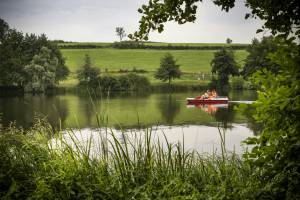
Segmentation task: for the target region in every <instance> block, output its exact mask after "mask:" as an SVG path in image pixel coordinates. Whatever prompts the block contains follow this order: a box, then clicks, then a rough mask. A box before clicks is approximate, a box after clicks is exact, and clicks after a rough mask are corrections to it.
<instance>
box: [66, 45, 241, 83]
mask: <svg viewBox="0 0 300 200" xmlns="http://www.w3.org/2000/svg"><path fill="white" fill-rule="evenodd" d="M151 44H152V43H151ZM61 51H62V53H63V56H64V57H65V58H66V65H67V66H68V67H69V69H70V71H71V74H70V77H69V78H68V79H67V80H66V81H64V82H62V86H64V87H70V86H74V85H76V84H77V80H76V76H75V72H76V71H77V70H78V69H79V68H80V67H81V66H82V65H83V60H84V56H85V54H89V55H90V57H91V59H92V63H93V65H94V66H96V67H99V68H100V69H101V71H102V72H105V71H106V70H107V71H109V72H118V71H119V70H120V69H123V70H124V69H128V70H132V69H133V68H134V67H135V68H137V69H143V70H146V71H147V72H148V73H145V74H143V75H145V76H146V77H148V78H149V80H150V81H151V83H158V82H160V81H158V80H156V79H154V78H153V73H154V71H155V70H156V69H157V68H158V67H159V64H160V59H161V58H162V57H163V56H164V55H165V54H166V53H167V52H170V53H172V55H173V56H174V57H175V58H176V59H177V60H178V64H180V65H181V67H180V69H181V70H182V71H183V72H184V73H186V74H184V75H183V77H182V79H181V80H175V83H181V84H187V83H188V84H194V85H195V84H199V81H198V80H197V79H198V77H199V75H198V74H199V73H206V74H209V73H210V70H211V66H210V62H211V60H212V59H213V56H214V52H215V51H214V50H145V49H112V48H103V49H62V50H61ZM235 56H236V60H237V62H238V63H240V64H242V63H243V60H244V59H245V57H246V56H247V52H246V51H244V50H237V51H235ZM115 75H117V74H115Z"/></svg>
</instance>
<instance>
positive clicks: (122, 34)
mask: <svg viewBox="0 0 300 200" xmlns="http://www.w3.org/2000/svg"><path fill="white" fill-rule="evenodd" d="M116 33H117V36H119V38H120V42H122V40H123V38H124V37H126V33H125V29H124V28H123V27H116Z"/></svg>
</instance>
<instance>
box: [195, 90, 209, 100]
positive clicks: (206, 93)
mask: <svg viewBox="0 0 300 200" xmlns="http://www.w3.org/2000/svg"><path fill="white" fill-rule="evenodd" d="M209 96H210V91H209V90H207V91H206V92H205V93H204V94H203V95H201V96H197V97H196V99H208V98H209Z"/></svg>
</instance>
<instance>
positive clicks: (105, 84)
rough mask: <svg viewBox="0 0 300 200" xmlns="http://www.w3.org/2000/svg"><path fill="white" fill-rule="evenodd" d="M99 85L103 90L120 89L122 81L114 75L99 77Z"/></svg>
mask: <svg viewBox="0 0 300 200" xmlns="http://www.w3.org/2000/svg"><path fill="white" fill-rule="evenodd" d="M99 85H100V87H101V89H103V90H120V82H119V80H118V79H117V78H115V77H112V76H103V77H99Z"/></svg>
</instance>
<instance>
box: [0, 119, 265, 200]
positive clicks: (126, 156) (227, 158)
mask: <svg viewBox="0 0 300 200" xmlns="http://www.w3.org/2000/svg"><path fill="white" fill-rule="evenodd" d="M37 122H38V123H37V124H36V125H35V126H34V128H32V129H31V130H28V131H26V132H25V133H26V134H24V131H23V130H20V129H16V128H14V127H11V128H10V129H8V130H2V131H1V134H0V174H1V176H0V186H1V187H0V188H1V189H0V196H1V197H3V198H4V199H111V200H112V199H197V200H198V199H257V198H259V197H260V195H261V193H260V191H261V188H263V187H262V184H261V182H260V179H259V177H257V176H256V175H254V174H253V171H252V170H253V169H251V168H250V166H249V165H247V164H246V163H244V162H243V161H242V160H240V158H239V157H238V156H237V155H235V154H232V155H227V154H226V150H225V149H224V148H223V147H224V144H223V145H222V147H221V149H222V154H221V155H216V154H212V155H207V156H205V155H201V154H198V153H196V152H187V151H186V150H185V149H184V147H183V146H182V145H181V144H169V143H168V142H167V141H165V143H166V146H163V145H161V143H160V142H156V141H155V140H153V138H152V137H151V130H146V132H145V134H143V135H140V136H137V137H136V138H135V139H134V140H129V139H128V137H127V136H126V135H123V136H122V138H123V139H122V142H120V140H119V139H117V138H116V135H114V133H111V132H110V131H108V134H107V135H108V138H110V139H108V140H106V139H105V138H106V136H105V135H106V134H105V132H99V135H100V136H102V140H101V141H100V143H98V145H96V146H94V144H97V143H94V141H93V139H92V137H87V139H86V140H85V141H82V140H79V139H77V138H76V137H75V135H74V134H73V132H72V131H69V132H67V133H65V134H63V135H62V133H53V132H52V131H51V128H50V127H49V126H48V125H47V123H44V122H41V121H39V120H37ZM53 134H55V136H56V140H55V141H57V143H56V144H57V145H54V146H53V145H49V140H48V137H47V136H49V135H53ZM99 135H98V136H99ZM220 137H224V135H223V134H222V133H221V132H220ZM66 138H69V139H68V140H67V139H66ZM52 141H53V140H52ZM51 144H53V143H51ZM81 144H85V145H83V146H81ZM95 150H98V151H97V152H96V151H95Z"/></svg>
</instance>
